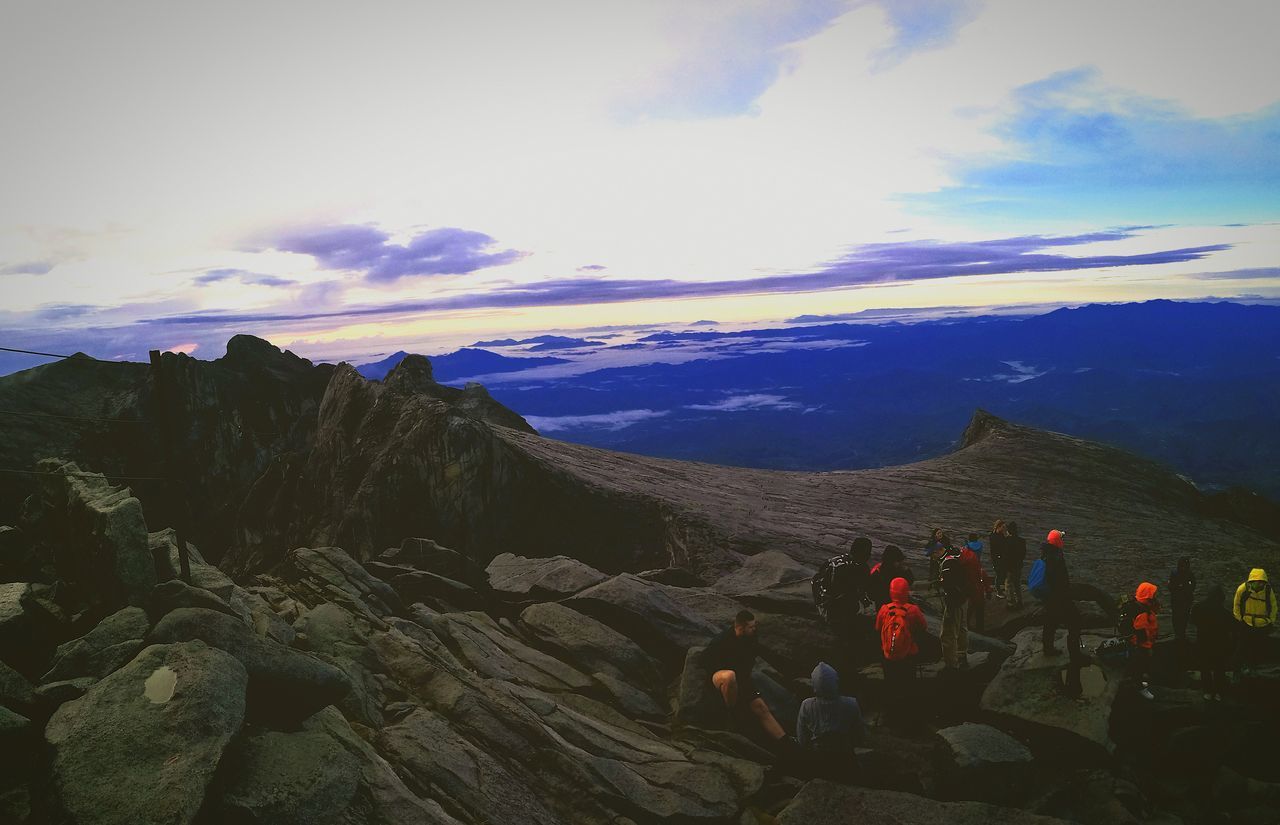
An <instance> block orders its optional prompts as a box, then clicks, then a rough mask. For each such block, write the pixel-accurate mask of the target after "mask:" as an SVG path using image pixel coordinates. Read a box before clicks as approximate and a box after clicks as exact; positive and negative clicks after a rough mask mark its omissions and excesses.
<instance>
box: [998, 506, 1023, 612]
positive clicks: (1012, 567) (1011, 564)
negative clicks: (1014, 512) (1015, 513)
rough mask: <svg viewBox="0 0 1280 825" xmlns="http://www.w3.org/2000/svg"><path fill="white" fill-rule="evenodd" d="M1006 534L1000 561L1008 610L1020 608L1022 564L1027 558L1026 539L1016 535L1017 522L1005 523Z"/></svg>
mask: <svg viewBox="0 0 1280 825" xmlns="http://www.w3.org/2000/svg"><path fill="white" fill-rule="evenodd" d="M1005 530H1006V532H1007V535H1006V536H1005V540H1004V550H1003V555H1002V558H1001V562H1002V564H1003V565H1004V594H1005V598H1006V599H1007V600H1008V604H1009V609H1010V610H1021V609H1022V565H1023V563H1024V562H1025V561H1026V560H1027V540H1026V539H1024V538H1023V537H1022V536H1020V535H1018V522H1016V521H1011V522H1009V523H1008V524H1007V525H1005Z"/></svg>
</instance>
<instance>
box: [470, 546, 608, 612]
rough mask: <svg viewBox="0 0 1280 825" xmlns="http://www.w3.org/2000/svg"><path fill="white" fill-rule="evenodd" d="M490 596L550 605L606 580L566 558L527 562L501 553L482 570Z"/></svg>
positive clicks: (585, 566) (593, 569)
mask: <svg viewBox="0 0 1280 825" xmlns="http://www.w3.org/2000/svg"><path fill="white" fill-rule="evenodd" d="M485 572H486V573H487V574H488V576H489V586H490V587H491V588H493V590H494V592H496V593H498V594H500V595H502V596H505V597H507V598H509V599H514V600H529V599H534V600H538V601H551V600H553V599H563V598H566V597H568V596H572V595H573V594H575V593H580V592H582V591H583V590H586V589H587V588H588V587H592V586H594V585H597V584H600V583H601V582H602V581H604V580H605V579H607V578H608V576H606V575H605V574H604V573H601V572H600V571H599V570H596V569H595V568H594V567H591V566H590V565H588V564H584V563H583V562H580V561H578V560H577V559H571V558H569V557H567V556H552V557H550V558H546V559H529V558H525V557H524V556H517V555H514V554H512V553H501V554H499V555H497V556H495V557H494V558H493V561H491V562H489V566H488V567H487V568H486V569H485Z"/></svg>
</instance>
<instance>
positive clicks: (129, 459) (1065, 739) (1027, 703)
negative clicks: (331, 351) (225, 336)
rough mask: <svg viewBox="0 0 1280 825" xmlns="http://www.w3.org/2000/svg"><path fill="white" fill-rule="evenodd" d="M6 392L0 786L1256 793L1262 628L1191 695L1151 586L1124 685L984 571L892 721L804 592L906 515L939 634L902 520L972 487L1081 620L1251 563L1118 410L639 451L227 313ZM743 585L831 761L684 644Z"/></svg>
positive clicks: (140, 801) (1033, 809)
mask: <svg viewBox="0 0 1280 825" xmlns="http://www.w3.org/2000/svg"><path fill="white" fill-rule="evenodd" d="M0 406H2V407H3V409H6V410H8V411H10V412H12V413H15V414H14V415H12V416H10V417H8V418H6V419H5V420H4V422H3V427H4V436H5V437H4V438H3V439H0V458H2V459H3V466H5V467H7V468H11V469H21V470H24V471H27V472H24V473H11V474H8V475H6V476H5V477H4V478H3V480H2V482H0V483H2V484H3V487H2V489H0V492H2V493H3V499H2V505H3V508H2V509H0V523H3V524H4V526H0V760H3V768H4V770H3V771H0V821H2V822H6V823H8V822H14V823H45V822H49V823H77V824H79V823H86V824H87V823H166V825H172V824H173V823H223V822H228V823H251V822H253V823H257V822H270V823H360V824H363V823H369V824H372V823H387V824H388V825H398V823H465V824H466V825H480V823H601V825H603V824H604V823H609V824H610V825H624V823H650V822H655V823H656V822H685V823H690V822H706V823H741V824H742V825H748V824H749V823H782V822H787V823H790V822H796V823H801V822H803V823H819V822H833V823H834V822H885V823H889V822H893V823H903V824H904V825H911V823H917V822H919V823H925V822H928V823H931V825H932V824H933V823H937V822H953V821H954V822H969V821H972V822H1008V823H1019V822H1027V823H1032V822H1044V823H1049V822H1077V823H1146V822H1149V823H1188V824H1190V823H1201V822H1204V823H1209V822H1214V823H1216V822H1242V823H1245V822H1247V823H1254V822H1256V823H1267V822H1275V821H1277V820H1276V816H1275V811H1276V810H1277V809H1278V808H1277V805H1278V804H1280V768H1278V766H1277V760H1276V758H1275V743H1276V742H1277V741H1280V689H1277V686H1278V685H1280V667H1278V666H1277V665H1276V664H1275V662H1276V661H1277V651H1275V650H1271V651H1270V659H1269V660H1268V662H1269V664H1264V665H1262V666H1261V667H1259V668H1257V669H1256V670H1255V671H1254V672H1253V673H1252V674H1251V675H1249V676H1248V678H1245V679H1243V680H1241V681H1239V682H1238V683H1235V684H1233V685H1232V686H1231V688H1230V690H1229V692H1228V694H1227V696H1226V698H1225V700H1224V701H1222V702H1217V701H1206V700H1205V699H1204V698H1203V697H1202V695H1201V690H1200V689H1199V688H1200V685H1199V675H1198V672H1197V666H1196V660H1195V659H1194V657H1192V656H1191V655H1190V652H1189V650H1188V649H1187V648H1186V647H1184V646H1179V645H1178V644H1177V643H1175V641H1174V640H1173V639H1172V638H1171V635H1170V632H1171V624H1172V623H1171V622H1170V621H1167V619H1168V615H1167V612H1166V613H1163V614H1161V616H1160V618H1161V620H1162V623H1161V627H1162V635H1161V637H1160V638H1159V639H1158V640H1157V643H1156V646H1155V649H1154V653H1153V661H1152V669H1151V670H1152V682H1153V691H1154V694H1155V699H1153V700H1145V699H1143V698H1141V697H1139V696H1138V695H1137V694H1136V692H1135V691H1133V690H1132V689H1128V687H1127V686H1126V684H1125V683H1124V672H1123V671H1124V665H1123V662H1116V661H1114V660H1112V659H1109V658H1108V657H1106V656H1102V655H1099V656H1096V657H1094V656H1090V657H1089V658H1088V659H1087V660H1079V659H1076V658H1074V657H1071V658H1068V657H1066V656H1059V657H1057V658H1055V657H1052V656H1046V655H1045V653H1044V651H1043V650H1042V649H1041V645H1040V624H1041V623H1042V621H1043V619H1042V611H1041V610H1040V608H1039V606H1038V605H1037V604H1036V603H1035V601H1034V600H1030V599H1029V600H1028V603H1027V607H1026V609H1024V610H1021V611H1016V610H1010V609H1008V608H1007V606H1006V604H1005V602H1004V601H1002V600H999V599H996V600H992V601H990V602H988V603H987V610H986V621H985V627H984V632H983V633H982V634H978V633H972V634H971V635H970V654H969V659H968V665H969V666H968V668H966V669H964V670H961V671H959V672H952V671H947V670H945V669H944V668H942V666H941V663H940V662H939V658H940V650H939V649H938V644H937V640H936V639H934V638H932V636H926V637H925V638H922V639H921V640H920V641H921V647H922V653H921V657H922V662H921V666H920V668H919V670H920V679H919V681H918V685H917V687H918V690H917V691H916V695H914V696H913V697H911V706H910V707H909V708H908V709H907V716H908V717H909V718H908V720H907V724H898V723H896V722H895V724H893V725H890V724H888V720H887V717H886V714H885V713H884V712H883V711H884V710H885V708H886V706H887V705H890V704H892V703H893V701H894V699H895V698H897V697H894V696H892V695H890V690H889V689H888V688H887V687H886V683H885V681H884V679H883V674H882V672H881V668H880V666H879V665H878V664H875V663H873V662H868V661H865V660H861V661H846V660H845V658H844V657H845V653H846V651H844V650H842V649H839V648H838V645H837V642H836V640H835V639H834V638H833V637H832V635H831V634H830V632H829V631H828V630H827V628H826V626H825V624H824V623H823V621H822V620H821V619H820V618H819V617H818V615H817V613H816V611H815V609H814V607H813V603H812V599H811V595H810V579H811V577H812V576H813V575H814V572H815V571H816V570H817V568H818V566H819V565H820V564H821V563H822V562H823V561H824V560H825V559H826V558H828V557H829V556H831V555H833V554H834V553H836V552H840V551H842V550H843V549H845V548H846V547H847V546H848V544H849V542H850V540H851V539H852V538H854V537H855V536H860V535H865V536H868V537H869V538H870V539H871V540H872V542H873V545H874V546H875V547H876V549H877V552H878V551H879V549H881V548H882V547H883V546H884V545H885V544H888V543H895V544H898V545H900V546H902V547H903V548H904V549H905V550H906V552H907V560H908V563H909V564H910V565H911V566H913V567H914V568H915V571H916V575H917V586H916V595H917V597H918V599H919V601H920V602H921V604H922V606H923V608H924V611H925V613H926V618H927V620H928V623H929V625H930V628H931V632H932V633H933V634H936V633H937V631H938V626H939V619H938V616H937V601H936V599H934V598H932V596H931V594H930V588H929V587H928V586H927V582H926V581H925V580H924V579H925V570H926V568H925V557H924V555H923V553H922V551H921V550H920V549H919V548H920V547H921V546H922V545H923V543H924V537H925V535H926V533H927V531H928V529H929V528H931V527H934V526H940V527H943V528H944V529H946V530H948V531H951V532H953V533H955V534H964V533H968V532H970V531H973V532H979V533H985V530H984V529H983V528H984V527H989V525H990V523H991V522H992V521H993V520H994V519H995V518H997V517H1003V518H1006V519H1015V520H1017V521H1018V522H1019V523H1020V524H1021V525H1022V528H1023V534H1024V535H1026V536H1029V537H1031V539H1032V540H1031V542H1030V544H1031V547H1032V549H1031V552H1030V553H1029V556H1030V558H1035V557H1036V550H1035V547H1036V546H1037V545H1038V539H1039V537H1040V536H1042V535H1043V534H1044V533H1045V532H1047V531H1048V530H1049V529H1051V528H1056V529H1064V530H1066V531H1067V533H1068V536H1069V543H1068V551H1067V554H1068V563H1069V566H1070V569H1071V573H1072V577H1073V582H1074V585H1075V586H1074V589H1073V592H1072V596H1073V597H1074V598H1075V599H1076V600H1077V605H1078V607H1079V609H1080V612H1081V614H1082V616H1083V620H1084V624H1085V625H1086V629H1085V635H1084V639H1085V641H1086V644H1087V645H1088V647H1089V650H1091V651H1092V650H1094V649H1096V648H1097V646H1098V645H1100V644H1101V643H1102V642H1103V641H1105V640H1107V639H1109V638H1110V637H1111V636H1112V634H1113V631H1112V625H1113V623H1114V619H1115V613H1116V598H1117V597H1118V596H1119V595H1120V594H1123V593H1131V592H1132V591H1133V588H1134V586H1135V585H1136V584H1137V583H1138V582H1140V581H1143V580H1151V581H1154V582H1158V583H1160V584H1161V587H1162V588H1163V587H1164V584H1165V582H1166V580H1167V577H1168V573H1169V570H1170V569H1171V568H1172V567H1173V565H1174V563H1175V561H1176V559H1177V558H1178V557H1180V556H1184V555H1185V556H1189V557H1191V558H1192V559H1193V564H1194V565H1195V570H1196V574H1197V579H1198V581H1199V586H1200V587H1201V588H1204V589H1207V588H1208V587H1209V586H1210V585H1213V584H1218V585H1222V586H1224V587H1230V588H1231V589H1232V590H1234V587H1235V585H1236V584H1238V583H1239V582H1240V581H1241V580H1242V579H1243V578H1244V576H1245V575H1246V574H1247V573H1248V570H1249V569H1250V568H1252V567H1254V566H1263V567H1268V568H1270V569H1271V571H1272V573H1273V574H1276V573H1277V572H1280V564H1277V563H1276V562H1277V559H1278V556H1280V553H1278V551H1280V545H1278V544H1277V542H1276V539H1275V534H1274V533H1269V532H1266V531H1264V530H1261V529H1259V523H1260V522H1259V519H1258V517H1257V514H1258V508H1257V507H1255V508H1252V509H1250V510H1249V512H1247V513H1243V512H1241V511H1240V510H1239V509H1237V508H1233V507H1230V506H1224V504H1223V502H1222V501H1221V500H1220V499H1216V498H1214V497H1213V496H1209V495H1206V494H1204V493H1202V492H1200V491H1199V490H1197V488H1196V487H1195V486H1194V485H1192V484H1191V483H1190V482H1188V481H1187V480H1185V479H1183V478H1181V477H1179V476H1177V475H1176V474H1174V473H1172V472H1171V471H1169V470H1167V469H1166V468H1164V467H1162V466H1160V465H1158V464H1155V463H1153V462H1150V461H1147V460H1144V459H1141V458H1139V457H1136V456H1133V455H1130V454H1127V453H1124V452H1122V451H1120V450H1117V449H1115V448H1112V447H1108V446H1105V445H1101V444H1096V443H1090V442H1085V441H1080V440H1078V439H1074V438H1069V437H1067V436H1062V435H1058V434H1054V433H1048V432H1043V431H1038V430H1033V429H1029V428H1026V427H1022V426H1018V425H1016V424H1013V423H1009V422H1006V421H1003V420H1001V419H999V418H997V417H995V416H992V415H989V414H987V413H984V412H981V411H979V412H977V413H976V414H975V415H974V418H973V420H972V422H971V424H970V426H969V428H968V430H967V431H966V432H965V433H963V434H958V435H959V436H960V438H959V442H958V448H957V449H956V450H955V451H954V452H952V453H950V454H948V455H946V456H943V457H941V458H936V459H932V460H929V461H923V462H919V463H916V464H911V465H906V466H899V467H889V468H884V469H877V470H861V471H852V472H830V473H789V472H767V471H756V470H745V469H736V468H730V467H718V466H711V465H703V464H693V463H683V462H677V461H667V460H660V459H652V458H644V457H640V456H634V455H625V454H618V453H610V452H607V451H602V450H597V449H592V448H588V447H582V446H576V445H570V444H566V443H562V442H557V441H554V440H550V439H546V438H543V437H541V436H539V435H538V434H537V433H536V432H534V430H533V429H532V428H531V427H530V426H529V425H528V424H527V423H526V422H525V421H524V420H523V419H522V418H521V417H520V416H519V415H517V414H516V413H514V412H512V411H511V410H509V409H506V408H505V407H503V406H502V405H500V404H498V403H497V402H496V401H494V400H493V399H492V398H491V397H490V396H489V394H488V393H487V392H486V391H485V390H484V388H483V387H481V386H479V385H468V386H467V387H465V388H462V389H458V388H454V387H449V386H445V385H442V384H439V383H437V382H436V381H435V380H434V377H433V373H432V369H431V364H430V362H429V361H428V360H427V359H426V358H423V357H421V356H407V357H405V358H404V359H403V360H402V361H401V362H400V363H399V364H398V365H397V366H396V367H395V368H394V369H392V370H391V371H390V372H389V373H387V374H386V376H385V377H384V378H383V379H382V380H379V381H373V380H368V379H366V378H364V377H362V376H361V375H360V374H358V373H357V372H356V371H355V370H354V369H352V368H351V367H349V366H347V365H339V366H337V367H333V366H328V365H313V364H311V363H309V362H307V361H305V360H304V359H301V358H298V357H296V356H294V355H292V354H290V353H287V352H281V351H280V350H279V349H277V348H275V347H273V346H272V345H270V344H268V343H267V342H265V341H261V340H259V339H254V338H250V337H247V336H237V337H236V338H234V339H232V341H231V342H230V343H229V345H228V351H227V355H226V356H225V357H224V358H222V359H219V360H217V361H213V362H201V361H196V360H194V359H191V358H189V357H187V356H184V355H178V354H163V355H158V356H157V357H156V358H155V359H154V360H153V362H152V364H151V365H149V366H147V365H137V364H108V363H103V362H97V361H93V360H92V359H87V358H84V359H81V358H73V359H67V360H65V361H62V362H59V363H55V364H51V365H49V366H46V367H40V368H37V369H34V370H28V371H27V372H25V373H19V374H16V375H14V376H8V377H4V378H0ZM54 416H62V417H61V418H57V417H54ZM1269 507H1270V505H1263V506H1262V513H1263V516H1264V517H1267V518H1269V517H1270V512H1271V511H1270V510H1269V509H1268V508H1269ZM1029 565H1030V561H1028V566H1029ZM744 608H748V609H750V610H751V611H753V612H754V614H755V616H756V618H757V620H758V621H759V627H760V636H759V653H760V656H759V659H758V660H757V663H756V667H755V672H754V674H753V681H754V683H755V687H756V689H757V690H759V691H760V693H761V695H762V696H763V698H764V699H765V700H766V701H767V702H768V704H769V706H770V707H771V708H772V710H773V713H774V714H775V716H776V717H777V719H778V721H779V722H780V723H781V724H782V726H783V727H784V728H785V729H786V730H788V731H795V729H796V720H797V717H798V715H799V712H800V705H801V702H802V701H803V700H805V699H806V698H808V697H809V696H810V690H811V687H810V679H809V676H810V672H811V671H812V670H813V669H814V665H815V664H816V663H817V662H818V661H820V660H827V661H830V662H832V663H833V664H836V665H837V667H838V668H839V669H840V672H841V684H842V686H843V688H844V692H845V693H847V694H850V695H854V696H856V697H857V698H858V700H859V703H860V705H861V710H862V713H863V715H864V719H865V720H866V722H867V726H866V730H865V732H864V734H863V736H862V737H861V740H860V741H859V743H858V751H857V755H858V759H857V764H858V769H857V771H856V772H855V773H853V774H852V775H849V776H844V777H841V780H842V781H833V778H832V777H831V776H829V775H827V772H826V771H824V770H823V766H822V765H815V764H813V763H812V761H810V760H805V759H803V758H800V755H799V754H797V753H796V752H794V751H793V750H791V749H790V748H788V747H780V746H778V745H777V743H772V742H769V741H766V740H765V739H764V738H763V737H762V735H761V733H760V731H759V728H758V727H757V726H755V725H754V724H752V723H751V720H749V719H743V718H740V717H737V716H735V715H732V714H729V713H728V712H727V711H726V709H725V707H724V705H723V703H722V702H721V701H720V698H719V696H718V695H717V694H716V693H715V692H714V690H713V689H712V687H711V684H710V667H709V662H708V661H707V658H706V652H705V651H706V646H707V644H708V643H709V642H710V641H711V639H712V637H713V636H714V635H715V634H716V633H718V632H719V631H721V630H723V629H725V628H727V627H728V626H729V625H730V624H731V623H732V621H733V618H734V616H735V615H736V614H737V613H738V611H740V610H742V609H744ZM1072 685H1075V689H1074V690H1073V689H1072Z"/></svg>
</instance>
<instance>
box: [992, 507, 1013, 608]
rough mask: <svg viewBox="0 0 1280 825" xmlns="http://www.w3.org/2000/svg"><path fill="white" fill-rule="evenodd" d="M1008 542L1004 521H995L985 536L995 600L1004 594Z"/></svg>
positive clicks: (999, 519) (1007, 531) (1006, 575)
mask: <svg viewBox="0 0 1280 825" xmlns="http://www.w3.org/2000/svg"><path fill="white" fill-rule="evenodd" d="M1008 542H1009V528H1008V526H1007V525H1006V524H1005V523H1004V519H1002V518H998V519H996V523H995V524H993V525H991V532H990V533H989V534H987V545H988V546H989V547H990V548H991V569H992V570H993V571H995V574H996V598H997V599H1003V598H1004V594H1005V582H1006V580H1007V579H1008V576H1009V573H1008V569H1007V565H1006V564H1005V560H1004V556H1005V552H1006V550H1005V547H1006V546H1007V545H1008Z"/></svg>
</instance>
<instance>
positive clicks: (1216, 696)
mask: <svg viewBox="0 0 1280 825" xmlns="http://www.w3.org/2000/svg"><path fill="white" fill-rule="evenodd" d="M1213 699H1214V701H1215V702H1221V701H1222V694H1221V693H1215V694H1213Z"/></svg>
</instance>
